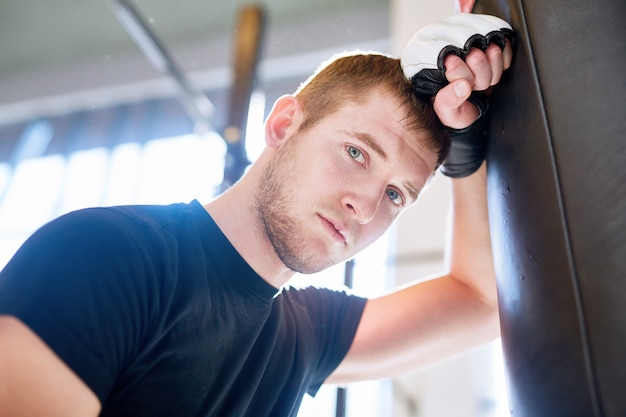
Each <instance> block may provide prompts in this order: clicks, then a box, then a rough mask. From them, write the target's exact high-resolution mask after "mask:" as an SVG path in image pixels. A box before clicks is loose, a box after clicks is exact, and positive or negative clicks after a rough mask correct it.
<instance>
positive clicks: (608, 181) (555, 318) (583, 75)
mask: <svg viewBox="0 0 626 417" xmlns="http://www.w3.org/2000/svg"><path fill="white" fill-rule="evenodd" d="M474 12H475V13H487V14H493V15H496V16H499V17H501V18H503V19H505V20H507V21H509V22H511V24H512V26H513V28H514V30H515V32H516V47H515V57H514V63H513V67H512V68H511V70H510V71H508V72H507V73H506V74H505V77H504V79H503V82H502V83H501V85H500V86H498V88H497V89H495V91H494V95H493V96H492V106H491V112H492V113H491V122H490V128H489V137H490V144H489V152H488V158H487V161H488V171H489V174H488V187H489V210H490V225H491V233H492V242H493V247H494V255H495V262H496V273H497V277H498V292H499V302H500V311H501V312H500V317H501V326H502V342H503V348H504V356H505V363H506V369H507V380H508V385H509V387H508V388H509V396H510V404H511V411H512V416H513V417H520V416H523V417H542V416H546V417H561V416H568V417H570V416H585V417H586V416H594V417H596V416H611V417H613V416H615V417H618V416H620V417H621V416H626V1H625V0H593V1H591V0H509V1H504V0H502V1H497V0H477V2H476V4H475V6H474Z"/></svg>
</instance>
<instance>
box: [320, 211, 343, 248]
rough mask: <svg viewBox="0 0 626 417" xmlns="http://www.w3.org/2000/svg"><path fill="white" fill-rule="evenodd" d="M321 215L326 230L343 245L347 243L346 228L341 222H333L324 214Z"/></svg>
mask: <svg viewBox="0 0 626 417" xmlns="http://www.w3.org/2000/svg"><path fill="white" fill-rule="evenodd" d="M319 217H320V219H321V220H322V224H323V225H324V227H325V228H326V230H328V232H329V233H330V235H331V236H332V237H333V239H335V240H336V241H337V242H339V243H341V244H342V245H345V244H346V243H347V242H346V240H347V239H346V231H345V228H344V227H343V226H342V225H341V224H340V223H339V222H333V221H332V220H330V219H327V218H326V217H323V216H319Z"/></svg>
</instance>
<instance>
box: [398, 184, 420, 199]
mask: <svg viewBox="0 0 626 417" xmlns="http://www.w3.org/2000/svg"><path fill="white" fill-rule="evenodd" d="M402 185H404V188H406V190H407V192H408V193H409V196H410V197H411V199H412V201H415V200H417V197H418V196H419V195H420V191H421V190H419V189H415V188H414V187H413V186H412V185H411V184H410V183H408V182H404V183H403V184H402Z"/></svg>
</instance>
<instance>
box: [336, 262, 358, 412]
mask: <svg viewBox="0 0 626 417" xmlns="http://www.w3.org/2000/svg"><path fill="white" fill-rule="evenodd" d="M353 279H354V259H350V260H349V261H347V262H346V263H345V268H344V275H343V284H344V285H345V286H346V287H348V288H352V282H353ZM346 397H347V389H346V388H345V387H338V388H337V402H336V405H335V417H345V416H346V410H347V406H346Z"/></svg>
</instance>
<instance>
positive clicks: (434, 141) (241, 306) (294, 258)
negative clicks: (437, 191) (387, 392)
mask: <svg viewBox="0 0 626 417" xmlns="http://www.w3.org/2000/svg"><path fill="white" fill-rule="evenodd" d="M510 62H511V48H510V46H509V45H507V46H506V47H505V48H504V49H503V50H502V49H501V48H500V47H499V46H497V45H491V46H489V47H488V48H487V49H486V50H485V51H484V52H483V51H482V50H480V49H472V50H471V52H470V53H469V55H467V57H465V60H461V59H460V58H458V57H457V56H454V55H450V56H448V57H446V59H445V66H446V73H445V74H446V77H447V79H448V81H450V84H449V85H447V86H445V87H444V88H442V89H441V90H440V91H439V92H438V93H437V95H436V96H435V98H434V100H433V102H432V104H431V101H430V99H424V98H421V97H418V96H417V95H416V94H414V93H413V90H412V85H411V83H410V82H409V81H408V80H407V79H406V77H405V75H404V74H403V71H402V68H401V66H400V62H399V60H397V59H392V58H390V57H386V56H383V55H378V54H355V55H351V56H346V57H342V58H339V59H336V60H334V61H333V62H332V63H330V64H329V65H327V66H325V67H324V68H323V69H322V70H321V71H320V72H319V73H318V74H316V75H315V76H314V77H313V78H312V79H311V80H309V81H308V82H307V83H306V84H305V85H304V86H303V87H302V88H300V89H299V90H298V91H297V92H296V94H295V95H287V96H284V97H281V98H280V99H279V100H277V102H276V103H275V105H274V108H273V109H272V111H271V113H270V115H269V116H268V118H267V121H266V125H265V137H266V143H267V147H266V149H265V150H264V152H263V153H262V155H261V156H260V158H259V159H258V160H257V161H256V162H255V163H254V165H253V166H252V167H251V169H250V171H249V172H248V173H247V174H246V176H245V177H244V178H242V179H241V180H240V181H239V182H238V183H237V184H235V185H234V186H233V187H232V188H231V189H229V190H228V191H226V192H225V193H224V194H222V195H221V196H219V197H218V198H216V199H215V200H214V201H211V202H210V203H208V204H206V205H205V206H204V207H203V206H201V205H200V204H199V203H198V202H192V203H191V204H175V205H171V206H132V207H131V206H129V207H117V208H96V209H88V210H82V211H78V212H75V213H71V214H69V215H66V216H62V217H61V218H59V219H57V220H55V221H53V222H51V223H49V224H48V225H46V226H44V227H43V228H41V229H40V230H39V231H38V232H37V233H35V235H34V236H33V237H31V238H30V239H29V240H28V241H27V242H26V243H25V244H24V246H23V247H22V248H21V249H20V250H19V251H18V253H17V254H16V255H15V257H14V258H13V259H12V261H11V262H10V263H9V264H8V265H7V267H6V268H5V270H4V271H3V272H2V274H1V275H0V415H2V416H4V415H6V416H14V417H16V416H29V417H30V416H42V417H44V416H46V417H52V416H63V417H72V416H77V417H78V416H81V417H86V416H96V415H102V416H135V417H137V416H151V417H154V416H161V415H162V416H181V417H182V416H226V415H227V416H244V415H245V416H294V415H296V413H297V409H298V406H299V404H300V401H301V399H302V396H303V395H304V394H305V393H306V392H311V393H315V391H316V390H317V389H318V388H319V386H320V385H321V384H322V383H324V382H342V383H343V382H349V381H355V380H361V379H367V378H378V377H383V376H389V375H393V374H394V373H397V372H400V371H406V370H407V369H410V368H411V367H418V366H421V365H424V364H428V363H432V362H434V361H437V360H439V359H442V358H444V357H447V356H449V355H452V354H454V353H457V352H460V351H462V350H465V349H468V348H470V347H473V346H475V345H478V344H481V343H484V342H487V341H489V340H491V339H493V338H494V337H497V335H498V317H497V300H496V291H495V283H494V274H493V268H492V259H491V248H490V242H489V232H488V224H487V212H486V190H485V167H484V164H483V166H481V167H480V169H479V170H478V171H477V172H476V173H474V174H473V175H470V176H468V177H466V178H461V179H454V180H453V181H452V182H453V196H454V207H453V210H454V216H453V225H452V228H453V233H452V239H451V248H450V268H449V271H447V273H446V274H445V275H443V276H442V277H441V278H438V279H434V280H430V281H426V282H423V283H419V284H415V285H412V286H408V287H406V288H403V289H400V290H398V291H396V292H394V293H392V294H389V295H385V296H382V297H380V298H376V299H370V300H365V299H362V298H359V297H355V296H349V295H346V294H345V293H342V292H336V291H330V290H324V289H316V288H307V289H303V290H295V289H290V288H285V287H284V285H285V284H286V283H287V282H288V281H289V279H290V278H291V276H292V275H293V274H294V272H302V273H313V272H317V271H320V270H322V269H324V268H326V267H328V266H330V265H333V264H336V263H338V262H342V261H344V260H346V259H349V258H350V257H352V256H353V255H354V254H356V253H357V252H358V251H359V250H361V249H363V248H364V247H366V246H367V245H369V244H370V243H372V242H373V241H374V240H375V239H376V238H378V237H379V236H380V235H381V234H382V233H383V232H384V231H385V230H387V228H388V227H389V226H390V225H391V224H392V222H393V221H394V220H395V219H396V218H397V217H398V215H399V214H400V213H401V212H402V211H403V210H404V209H405V208H406V207H408V206H410V205H411V204H413V203H414V202H415V201H416V199H417V198H418V196H419V194H420V192H421V190H422V189H423V188H424V186H425V185H426V184H427V182H428V180H429V179H430V178H431V177H432V175H433V172H434V171H435V170H436V169H437V167H438V166H439V165H440V164H441V162H442V160H443V157H444V155H445V153H446V151H447V142H446V135H445V134H443V133H442V132H443V130H442V126H441V125H440V122H441V123H442V124H443V125H445V126H448V127H451V128H455V129H462V128H465V127H467V126H469V125H471V124H472V123H473V122H474V120H475V119H476V118H477V116H478V110H477V108H476V107H474V105H473V104H472V103H470V102H468V101H467V100H468V97H469V96H470V93H471V92H472V90H485V89H487V88H488V87H489V86H491V85H494V84H496V83H497V82H498V81H499V79H500V76H501V74H502V71H503V70H504V69H505V68H507V67H508V66H509V65H510ZM435 113H436V116H435ZM416 233H419V231H416ZM280 288H282V289H280Z"/></svg>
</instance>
